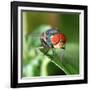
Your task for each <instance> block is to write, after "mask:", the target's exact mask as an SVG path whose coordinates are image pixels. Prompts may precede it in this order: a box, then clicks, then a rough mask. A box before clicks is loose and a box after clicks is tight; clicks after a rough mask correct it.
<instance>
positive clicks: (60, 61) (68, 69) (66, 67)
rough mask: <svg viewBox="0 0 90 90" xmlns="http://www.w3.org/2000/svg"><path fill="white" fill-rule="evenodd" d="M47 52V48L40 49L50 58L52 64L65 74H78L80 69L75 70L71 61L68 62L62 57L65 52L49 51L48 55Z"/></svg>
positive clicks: (60, 50) (58, 50)
mask: <svg viewBox="0 0 90 90" xmlns="http://www.w3.org/2000/svg"><path fill="white" fill-rule="evenodd" d="M46 50H47V49H46V48H40V51H41V52H42V53H43V54H44V55H46V56H47V57H48V58H50V60H51V62H52V63H54V64H55V65H56V66H57V67H58V68H59V69H61V70H62V71H64V73H65V74H67V75H71V74H78V69H77V68H75V67H74V65H73V64H72V63H71V62H70V61H69V62H67V61H66V59H65V58H64V56H63V57H62V53H64V52H65V50H62V49H49V50H48V52H47V53H46ZM67 57H68V56H67ZM72 58H73V57H72Z"/></svg>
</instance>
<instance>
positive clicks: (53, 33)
mask: <svg viewBox="0 0 90 90" xmlns="http://www.w3.org/2000/svg"><path fill="white" fill-rule="evenodd" d="M40 40H41V44H42V46H43V47H45V48H63V49H64V48H65V47H64V46H65V43H66V37H65V35H64V34H63V33H61V32H59V31H58V30H57V29H53V28H51V29H49V30H47V31H46V32H43V33H42V34H41V36H40Z"/></svg>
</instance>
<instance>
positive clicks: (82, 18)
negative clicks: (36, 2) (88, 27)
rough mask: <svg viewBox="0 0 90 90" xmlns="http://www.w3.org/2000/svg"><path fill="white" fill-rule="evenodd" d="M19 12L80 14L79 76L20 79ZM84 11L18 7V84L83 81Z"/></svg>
mask: <svg viewBox="0 0 90 90" xmlns="http://www.w3.org/2000/svg"><path fill="white" fill-rule="evenodd" d="M21 10H35V11H53V12H67V13H80V22H79V23H80V28H79V30H80V38H79V41H80V52H79V53H80V74H79V75H63V76H48V77H32V78H22V79H21V56H20V55H21ZM83 43H84V10H77V9H52V8H35V7H18V83H32V82H45V81H64V80H80V79H82V80H83V79H84V58H83V56H84V44H83Z"/></svg>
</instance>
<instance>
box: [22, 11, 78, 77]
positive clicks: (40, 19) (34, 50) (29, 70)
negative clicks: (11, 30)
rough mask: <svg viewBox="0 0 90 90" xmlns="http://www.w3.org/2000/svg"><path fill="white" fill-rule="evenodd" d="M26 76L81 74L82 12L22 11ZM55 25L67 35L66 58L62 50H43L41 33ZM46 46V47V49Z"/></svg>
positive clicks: (23, 66) (24, 74)
mask: <svg viewBox="0 0 90 90" xmlns="http://www.w3.org/2000/svg"><path fill="white" fill-rule="evenodd" d="M21 20H22V21H21V22H22V77H35V76H52V75H54V76H55V75H74V74H79V14H76V13H60V12H59V13H55V12H54V13H53V12H34V11H22V19H21ZM51 27H54V28H58V29H59V30H60V32H62V33H64V34H65V36H66V38H67V43H66V49H65V51H64V58H63V60H62V61H61V60H60V58H59V57H58V56H59V54H60V52H61V50H55V49H54V52H55V54H53V53H52V50H49V52H48V54H44V53H43V52H42V50H40V48H39V47H40V45H41V42H40V34H41V33H42V32H45V31H46V30H47V29H49V28H51ZM44 50H45V49H43V51H44Z"/></svg>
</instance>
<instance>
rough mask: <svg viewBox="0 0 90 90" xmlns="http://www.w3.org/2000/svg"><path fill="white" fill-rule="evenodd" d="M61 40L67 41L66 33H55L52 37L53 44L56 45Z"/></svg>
mask: <svg viewBox="0 0 90 90" xmlns="http://www.w3.org/2000/svg"><path fill="white" fill-rule="evenodd" d="M60 41H62V42H63V43H66V37H65V35H64V34H62V33H60V34H55V35H53V36H52V37H51V42H52V44H53V45H56V44H57V43H59V42H60Z"/></svg>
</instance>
